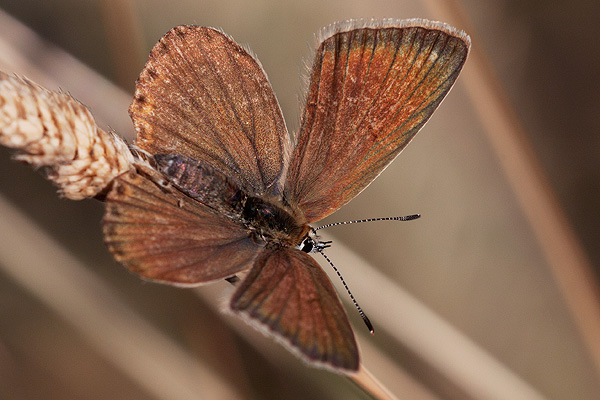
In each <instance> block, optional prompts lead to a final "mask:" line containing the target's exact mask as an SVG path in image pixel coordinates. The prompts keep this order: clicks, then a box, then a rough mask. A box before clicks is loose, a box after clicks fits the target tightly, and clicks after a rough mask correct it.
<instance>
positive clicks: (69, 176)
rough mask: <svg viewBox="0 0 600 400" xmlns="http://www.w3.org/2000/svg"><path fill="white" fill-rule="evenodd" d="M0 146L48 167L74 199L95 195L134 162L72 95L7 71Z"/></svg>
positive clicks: (1, 81)
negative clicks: (12, 74) (9, 148)
mask: <svg viewBox="0 0 600 400" xmlns="http://www.w3.org/2000/svg"><path fill="white" fill-rule="evenodd" d="M0 144H2V145H4V146H6V147H11V148H15V149H18V150H19V152H18V153H17V154H16V155H15V158H16V159H17V160H20V161H24V162H26V163H28V164H31V165H33V166H35V167H44V168H45V169H46V172H47V174H48V178H49V179H50V180H52V181H53V182H54V183H55V184H56V185H57V186H58V187H59V191H60V193H61V194H62V195H63V196H64V197H67V198H69V199H72V200H80V199H84V198H86V197H94V196H95V195H97V194H98V193H100V192H101V191H102V190H103V189H104V188H105V187H106V186H107V185H108V184H109V183H110V182H111V181H112V180H113V179H114V178H115V177H116V176H118V175H120V174H121V173H123V172H125V171H127V170H129V169H130V168H131V164H132V163H133V161H134V157H133V155H132V153H131V152H130V151H129V148H128V147H127V144H126V143H125V142H124V141H123V139H121V138H120V137H118V136H117V135H115V134H113V133H107V132H105V131H103V130H102V129H100V128H99V127H98V126H97V125H96V122H95V121H94V117H93V116H92V114H91V113H90V111H89V110H88V109H87V108H86V107H85V106H84V105H83V104H81V103H80V102H78V101H77V100H75V99H74V98H73V97H71V96H70V95H68V94H66V93H57V92H52V91H49V90H47V89H45V88H43V87H41V86H38V85H37V84H35V83H33V82H31V81H29V80H27V79H23V78H19V77H16V76H9V75H7V74H5V73H3V72H0Z"/></svg>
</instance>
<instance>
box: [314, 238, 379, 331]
mask: <svg viewBox="0 0 600 400" xmlns="http://www.w3.org/2000/svg"><path fill="white" fill-rule="evenodd" d="M318 252H319V253H321V255H322V256H323V257H325V259H326V260H327V262H328V263H329V265H331V267H332V268H333V270H334V271H335V273H336V274H337V276H338V278H340V280H341V281H342V283H343V284H344V287H345V288H346V291H347V292H348V295H350V299H352V302H353V303H354V307H356V310H358V314H359V315H360V317H361V318H362V320H363V322H364V323H365V325H367V328H368V329H369V332H370V333H371V335H374V334H375V330H374V329H373V325H372V324H371V321H369V317H367V314H365V313H364V311H363V310H362V308H360V306H359V305H358V302H357V301H356V299H355V298H354V296H353V295H352V292H351V291H350V289H349V288H348V285H347V284H346V281H345V280H344V278H343V277H342V274H340V271H338V269H337V268H336V267H335V265H333V263H332V262H331V260H330V259H329V257H327V256H326V255H325V253H323V251H322V250H321V249H320V250H318Z"/></svg>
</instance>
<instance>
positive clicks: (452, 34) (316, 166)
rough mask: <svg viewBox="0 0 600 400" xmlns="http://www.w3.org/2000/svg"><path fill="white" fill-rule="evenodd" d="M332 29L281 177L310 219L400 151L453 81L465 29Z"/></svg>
mask: <svg viewBox="0 0 600 400" xmlns="http://www.w3.org/2000/svg"><path fill="white" fill-rule="evenodd" d="M387 25H391V26H387ZM333 32H334V33H333V34H332V35H330V36H329V37H327V38H326V39H325V40H324V41H323V42H322V43H321V44H320V46H319V47H318V49H317V52H316V55H315V59H314V63H313V67H312V73H311V78H310V84H309V88H308V94H307V99H306V106H305V110H304V114H303V117H302V124H301V129H300V133H299V135H298V138H297V145H296V148H295V149H294V152H293V155H292V159H291V164H290V167H289V171H288V175H287V178H286V183H285V194H286V198H287V199H288V200H289V201H290V202H292V203H293V204H295V205H297V206H298V207H299V208H300V209H302V210H303V211H304V213H305V215H306V218H307V220H308V221H309V222H312V221H317V220H320V219H322V218H324V217H325V216H327V215H329V214H330V213H332V212H334V211H335V210H337V209H338V208H340V207H341V206H342V205H344V204H345V203H347V202H348V201H350V200H351V199H352V198H353V197H355V196H356V195H357V194H358V193H360V192H361V191H362V190H363V189H364V188H365V187H367V186H368V185H369V183H371V181H373V179H375V177H377V175H378V174H379V173H381V171H383V169H384V168H385V167H386V166H387V165H388V164H389V163H390V162H391V161H392V160H393V159H394V158H395V157H396V156H397V155H398V154H399V153H400V151H401V150H402V149H403V148H404V147H405V146H406V145H407V144H408V143H409V142H410V140H411V139H412V138H413V137H414V135H415V134H416V133H417V132H418V130H419V129H420V128H421V127H422V126H423V125H424V124H425V122H427V120H428V119H429V117H430V116H431V114H432V113H433V111H434V110H435V108H436V107H437V106H438V105H439V103H440V102H441V101H442V99H443V98H444V96H445V95H446V94H447V93H448V91H449V90H450V88H451V87H452V85H453V84H454V81H455V80H456V78H457V76H458V73H459V72H460V70H461V68H462V65H463V64H464V61H465V59H466V57H467V53H468V49H469V45H470V44H469V43H470V42H469V39H468V36H466V35H465V34H464V33H462V32H459V31H456V30H454V29H453V28H450V27H449V26H447V25H445V24H440V23H429V22H425V21H411V20H409V21H405V22H400V26H393V24H384V25H383V26H382V27H379V28H374V27H363V28H357V29H350V28H348V27H347V26H346V25H338V26H334V27H333Z"/></svg>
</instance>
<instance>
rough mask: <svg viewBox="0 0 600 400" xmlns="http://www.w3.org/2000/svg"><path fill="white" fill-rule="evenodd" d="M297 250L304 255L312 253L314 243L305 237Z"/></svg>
mask: <svg viewBox="0 0 600 400" xmlns="http://www.w3.org/2000/svg"><path fill="white" fill-rule="evenodd" d="M298 250H300V251H303V252H305V253H312V252H314V251H316V247H315V241H314V240H313V238H311V237H310V236H308V235H307V236H306V237H305V238H304V240H303V241H302V242H301V243H300V244H299V245H298Z"/></svg>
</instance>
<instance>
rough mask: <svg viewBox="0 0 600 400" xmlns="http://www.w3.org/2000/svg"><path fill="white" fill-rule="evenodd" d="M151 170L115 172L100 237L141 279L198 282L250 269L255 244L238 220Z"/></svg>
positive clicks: (257, 249)
mask: <svg viewBox="0 0 600 400" xmlns="http://www.w3.org/2000/svg"><path fill="white" fill-rule="evenodd" d="M163 185H165V183H164V178H162V177H161V176H160V175H159V174H158V173H157V172H155V171H153V170H152V169H150V168H148V167H145V166H142V165H139V166H137V168H136V169H133V170H131V171H130V172H128V173H125V174H123V175H121V176H120V177H118V178H117V179H116V180H115V181H114V182H113V186H112V188H111V191H110V192H109V193H108V195H107V197H106V214H105V216H104V221H103V230H104V238H105V242H106V244H107V246H108V248H109V249H110V251H111V252H112V253H113V255H114V256H115V258H116V259H117V260H118V261H119V262H121V263H122V264H123V265H125V266H126V267H127V268H129V269H130V270H131V271H133V272H135V273H137V274H140V275H141V276H143V277H144V278H147V279H152V280H156V281H161V282H165V283H171V284H176V285H198V284H201V283H205V282H211V281H214V280H217V279H223V278H227V277H230V276H232V275H234V274H236V273H237V272H240V271H242V270H244V269H247V268H249V267H250V266H251V265H252V262H253V260H254V259H255V258H256V256H257V254H258V253H259V250H260V247H259V246H258V245H257V244H256V243H255V242H254V241H253V240H252V239H251V237H250V232H249V231H248V230H247V229H246V228H244V227H243V226H242V225H241V224H240V223H238V222H235V221H233V220H231V219H229V218H225V217H223V216H222V215H219V214H217V213H215V212H214V211H213V210H211V209H210V208H208V207H207V206H204V205H203V204H201V203H199V202H197V201H194V200H191V199H190V198H189V197H188V196H186V195H184V194H183V193H181V192H179V191H178V190H177V189H175V188H174V187H172V186H169V185H166V186H163Z"/></svg>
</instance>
